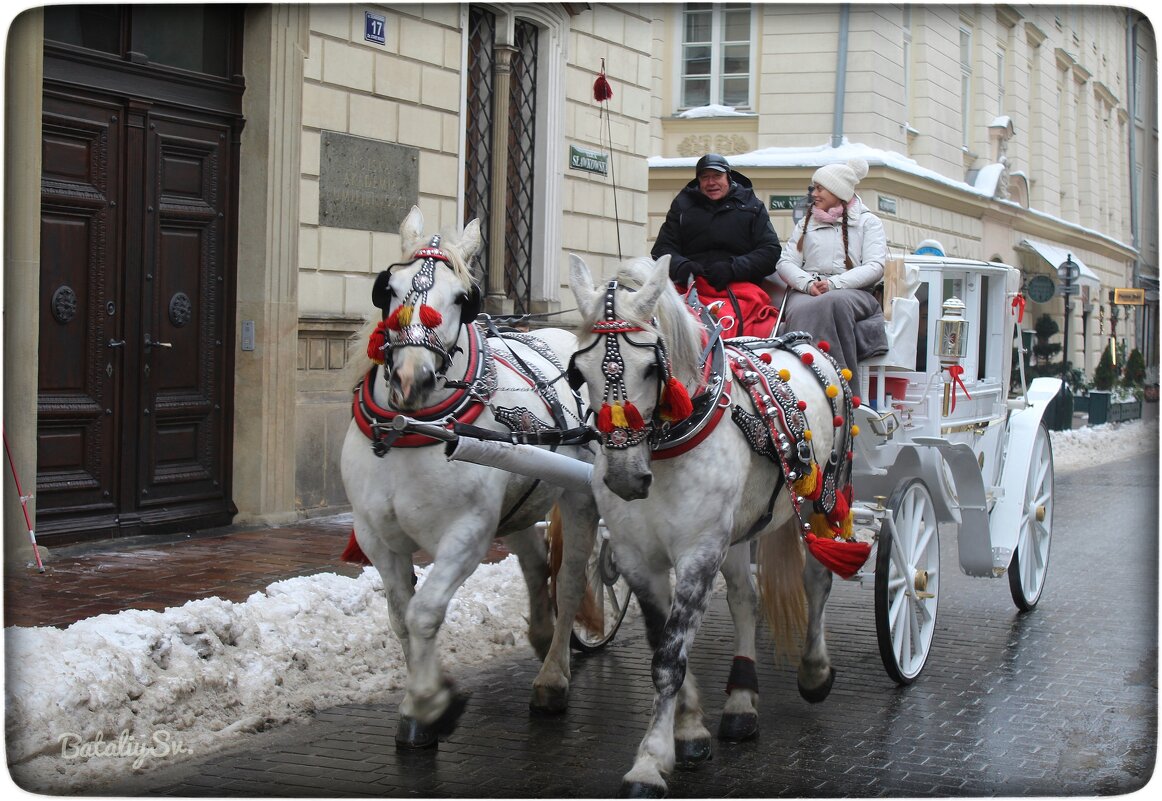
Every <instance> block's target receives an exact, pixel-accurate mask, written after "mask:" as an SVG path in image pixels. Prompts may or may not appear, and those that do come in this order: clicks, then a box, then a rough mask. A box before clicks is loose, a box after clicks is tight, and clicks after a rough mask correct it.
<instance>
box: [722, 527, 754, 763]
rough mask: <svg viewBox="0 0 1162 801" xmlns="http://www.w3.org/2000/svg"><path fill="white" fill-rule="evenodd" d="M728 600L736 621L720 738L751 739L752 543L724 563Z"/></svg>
mask: <svg viewBox="0 0 1162 801" xmlns="http://www.w3.org/2000/svg"><path fill="white" fill-rule="evenodd" d="M722 575H723V577H724V578H725V579H726V600H727V603H728V604H729V606H730V617H731V619H732V620H733V621H734V661H733V662H732V663H731V667H730V677H729V678H728V679H727V681H726V692H727V693H728V697H727V700H726V706H725V707H724V708H723V710H722V719H721V720H720V721H719V724H718V737H719V739H721V740H749V739H750V738H751V737H754V736H755V735H756V734H758V731H759V715H758V699H759V685H758V676H757V674H756V672H755V626H756V623H755V609H756V606H755V603H756V594H755V586H754V581H753V580H752V579H751V573H750V543H749V542H740V543H738V544H737V545H734V546H732V547H731V548H730V550H729V551H727V554H726V561H725V562H723V563H722Z"/></svg>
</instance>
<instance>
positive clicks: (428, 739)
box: [395, 530, 492, 748]
mask: <svg viewBox="0 0 1162 801" xmlns="http://www.w3.org/2000/svg"><path fill="white" fill-rule="evenodd" d="M491 541H492V539H491V537H490V536H489V535H488V534H485V533H483V532H479V531H469V532H466V533H465V532H464V531H463V530H462V531H460V532H453V531H448V532H447V533H446V534H445V535H444V537H443V539H441V541H440V547H439V551H438V553H437V554H436V560H435V562H433V563H432V566H431V568H429V570H428V575H427V578H426V579H425V581H424V583H423V585H422V586H421V587H420V588H419V589H418V590H417V591H416V594H415V597H413V598H412V601H411V603H410V604H408V608H407V613H406V615H405V625H406V627H407V630H408V640H409V642H410V643H411V654H410V658H409V661H408V680H407V691H406V692H405V693H404V699H403V703H401V704H400V708H399V713H400V721H399V728H398V729H397V730H396V735H395V742H396V746H397V747H399V748H428V747H431V746H434V745H436V744H437V741H438V739H439V738H440V737H445V736H447V735H449V734H451V733H452V731H453V730H454V729H455V728H456V723H457V722H458V721H459V719H460V715H461V714H463V712H464V707H465V706H466V705H467V703H468V697H467V696H466V695H462V694H459V693H457V692H456V690H455V687H454V685H453V684H452V681H451V680H450V679H449V678H448V677H446V676H445V675H444V673H443V671H442V670H441V668H440V660H439V654H438V652H437V640H436V638H437V635H438V634H439V631H440V625H441V624H442V623H443V622H444V616H445V615H446V614H447V611H448V603H449V602H450V601H451V600H452V596H453V595H455V593H456V590H458V589H460V586H461V585H462V584H463V583H464V581H465V580H466V579H467V578H468V576H470V575H471V574H472V571H474V570H475V569H476V567H477V566H478V565H479V564H480V561H481V560H482V559H483V558H484V555H485V554H486V553H488V546H489V544H490V543H491Z"/></svg>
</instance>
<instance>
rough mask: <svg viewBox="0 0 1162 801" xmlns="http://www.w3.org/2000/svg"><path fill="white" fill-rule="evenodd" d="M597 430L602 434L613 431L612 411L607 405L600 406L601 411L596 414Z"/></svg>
mask: <svg viewBox="0 0 1162 801" xmlns="http://www.w3.org/2000/svg"><path fill="white" fill-rule="evenodd" d="M597 430H598V431H600V432H601V433H602V434H609V433H610V432H612V431H613V409H612V408H610V406H609V404H608V403H603V404H601V409H600V410H599V411H598V412H597Z"/></svg>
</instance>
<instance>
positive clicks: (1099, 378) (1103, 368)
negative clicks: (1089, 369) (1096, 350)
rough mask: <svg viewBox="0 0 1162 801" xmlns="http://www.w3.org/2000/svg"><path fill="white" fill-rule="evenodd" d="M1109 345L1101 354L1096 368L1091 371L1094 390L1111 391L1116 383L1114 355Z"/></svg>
mask: <svg viewBox="0 0 1162 801" xmlns="http://www.w3.org/2000/svg"><path fill="white" fill-rule="evenodd" d="M1110 348H1111V345H1106V349H1105V350H1103V351H1102V352H1101V359H1099V360H1098V363H1097V368H1096V369H1094V371H1093V386H1094V388H1095V389H1100V390H1106V391H1108V390H1111V389H1113V388H1114V384H1116V383H1117V381H1118V367H1117V365H1115V364H1114V354H1113V351H1112V350H1110Z"/></svg>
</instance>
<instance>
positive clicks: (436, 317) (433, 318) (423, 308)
mask: <svg viewBox="0 0 1162 801" xmlns="http://www.w3.org/2000/svg"><path fill="white" fill-rule="evenodd" d="M442 322H444V317H443V315H441V314H440V313H439V312H438V311H436V310H435V309H433V308H432V307H431V306H428V305H427V304H421V305H420V325H422V326H423V327H424V328H439V327H440V323H442Z"/></svg>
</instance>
